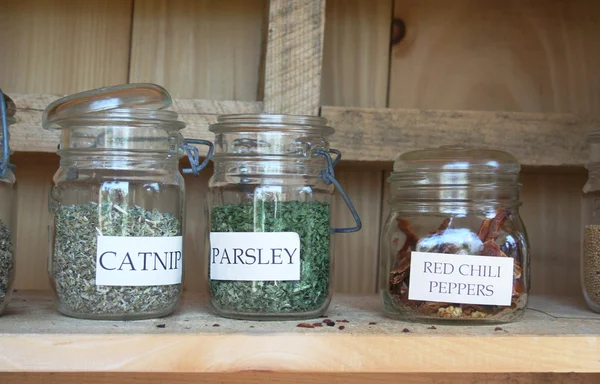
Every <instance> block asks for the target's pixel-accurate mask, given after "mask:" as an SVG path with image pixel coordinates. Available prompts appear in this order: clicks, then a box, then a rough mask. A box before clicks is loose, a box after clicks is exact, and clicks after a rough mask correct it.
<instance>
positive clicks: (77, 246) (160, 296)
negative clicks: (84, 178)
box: [51, 199, 181, 318]
mask: <svg viewBox="0 0 600 384" xmlns="http://www.w3.org/2000/svg"><path fill="white" fill-rule="evenodd" d="M180 235H181V223H180V222H179V221H178V220H177V219H176V218H175V217H174V216H173V215H171V214H167V213H161V212H159V211H157V210H152V211H148V210H145V209H144V208H141V207H139V206H135V205H133V206H130V205H127V204H126V203H124V202H122V201H121V202H116V201H112V200H111V199H106V200H103V202H102V203H100V204H98V203H96V202H90V203H87V204H79V205H66V206H61V207H60V208H58V209H57V212H56V217H55V242H54V258H53V263H52V269H51V271H52V275H53V277H54V281H55V286H56V293H57V295H58V304H59V309H60V310H61V312H63V313H65V314H67V315H72V316H83V317H91V318H103V317H105V318H115V317H124V318H127V317H131V315H136V317H139V316H137V315H142V316H143V315H147V316H148V317H152V316H156V315H164V314H167V313H169V312H170V311H171V310H172V309H173V308H174V307H175V305H176V304H177V301H178V299H179V296H180V293H181V284H171V285H156V286H98V285H96V244H97V237H98V236H126V237H167V236H180Z"/></svg>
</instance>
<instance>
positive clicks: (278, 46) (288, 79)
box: [264, 0, 325, 115]
mask: <svg viewBox="0 0 600 384" xmlns="http://www.w3.org/2000/svg"><path fill="white" fill-rule="evenodd" d="M268 25H269V30H268V34H267V45H266V52H265V58H264V61H265V63H264V70H265V75H264V76H265V77H264V103H265V104H264V107H265V109H264V111H265V112H266V113H284V114H291V115H317V114H318V113H319V107H320V106H321V103H320V98H321V71H322V68H321V66H322V60H323V35H324V28H325V0H302V1H293V2H291V1H287V0H270V2H269V24H268Z"/></svg>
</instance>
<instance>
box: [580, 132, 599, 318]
mask: <svg viewBox="0 0 600 384" xmlns="http://www.w3.org/2000/svg"><path fill="white" fill-rule="evenodd" d="M587 141H588V143H589V145H590V158H589V161H588V163H587V164H586V165H585V167H586V168H587V170H588V180H587V183H586V184H585V186H584V187H583V199H582V209H581V220H582V229H583V235H582V245H581V288H582V290H583V296H584V297H585V301H586V303H587V305H588V306H589V307H590V309H591V310H593V311H595V312H598V313H600V129H599V128H596V129H594V130H593V131H592V133H591V134H590V135H589V136H588V138H587Z"/></svg>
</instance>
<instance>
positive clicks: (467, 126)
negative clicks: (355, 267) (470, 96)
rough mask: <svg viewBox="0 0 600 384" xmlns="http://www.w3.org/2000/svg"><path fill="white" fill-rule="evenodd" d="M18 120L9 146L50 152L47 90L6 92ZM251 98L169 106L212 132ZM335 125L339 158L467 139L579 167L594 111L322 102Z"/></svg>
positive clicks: (193, 132) (384, 157) (376, 158)
mask: <svg viewBox="0 0 600 384" xmlns="http://www.w3.org/2000/svg"><path fill="white" fill-rule="evenodd" d="M11 97H13V99H14V100H15V103H16V105H17V116H16V117H17V124H15V125H14V126H12V127H11V147H12V148H13V149H14V150H15V151H23V150H27V151H31V152H54V151H55V149H56V144H57V136H56V134H55V133H52V132H47V131H44V130H41V129H39V124H40V120H41V113H42V111H43V107H44V106H45V105H47V104H48V103H49V102H51V101H53V100H55V99H56V96H50V95H20V94H11ZM260 108H261V103H258V102H239V101H213V100H186V99H183V100H175V101H174V103H173V110H174V111H176V112H178V113H180V114H181V116H180V118H181V119H182V120H183V121H185V122H186V123H187V124H188V128H186V130H184V131H183V134H184V135H185V136H186V137H189V138H204V139H210V138H212V134H211V133H210V132H208V124H210V123H211V122H214V121H216V117H217V116H218V115H219V114H223V113H246V112H250V113H252V112H257V111H259V110H260ZM322 115H323V116H324V117H325V118H327V119H328V120H329V121H330V123H331V125H332V126H334V127H335V128H336V133H335V135H334V136H333V137H332V139H331V145H332V146H333V147H336V148H338V149H340V150H341V151H343V153H344V158H345V159H346V160H354V161H366V162H388V163H389V162H391V161H393V160H394V158H395V157H396V156H397V154H398V153H400V152H404V151H408V150H413V149H419V148H428V147H431V146H432V145H433V146H439V145H453V144H462V143H465V142H467V143H469V144H470V145H472V146H480V147H488V148H495V149H500V150H506V151H508V152H510V153H512V154H513V155H515V156H516V157H517V159H518V160H519V161H520V162H521V164H522V165H531V166H581V165H582V164H583V163H584V162H585V161H586V159H587V148H586V146H585V140H584V139H585V136H586V134H587V133H588V132H589V131H590V129H591V128H592V127H594V126H596V125H597V124H598V120H597V119H596V118H588V119H583V118H579V117H577V116H575V115H573V114H562V113H519V112H479V111H433V110H416V109H389V108H350V107H323V108H322Z"/></svg>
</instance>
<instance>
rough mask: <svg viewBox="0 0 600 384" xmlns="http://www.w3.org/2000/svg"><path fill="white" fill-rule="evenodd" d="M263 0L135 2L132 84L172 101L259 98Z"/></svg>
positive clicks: (151, 0)
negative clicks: (157, 89) (159, 89)
mask: <svg viewBox="0 0 600 384" xmlns="http://www.w3.org/2000/svg"><path fill="white" fill-rule="evenodd" d="M264 7H265V1H264V0H228V1H219V0H170V1H167V0H143V1H140V0H136V2H135V9H134V17H133V35H132V49H131V69H130V81H131V82H151V83H158V84H161V85H162V86H164V87H165V88H167V89H168V90H169V92H170V93H171V95H172V96H173V97H179V98H200V99H202V98H207V99H217V100H250V101H253V100H256V89H257V86H258V66H259V61H260V44H261V24H262V17H263V15H262V13H263V8H264Z"/></svg>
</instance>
